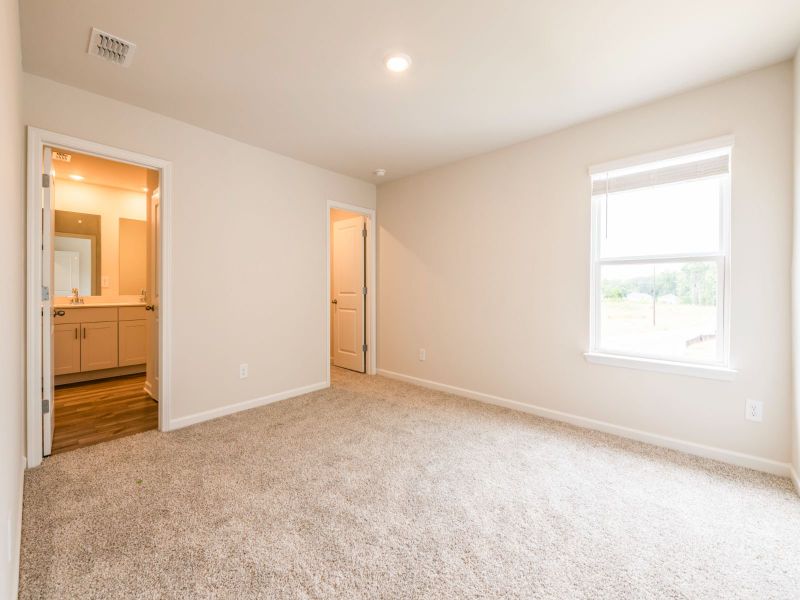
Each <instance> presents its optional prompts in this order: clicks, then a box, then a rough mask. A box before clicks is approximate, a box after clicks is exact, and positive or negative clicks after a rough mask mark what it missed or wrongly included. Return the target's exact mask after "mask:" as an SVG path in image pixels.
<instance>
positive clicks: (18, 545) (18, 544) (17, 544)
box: [9, 456, 28, 598]
mask: <svg viewBox="0 0 800 600" xmlns="http://www.w3.org/2000/svg"><path fill="white" fill-rule="evenodd" d="M27 462H28V461H27V460H26V458H25V457H24V456H23V457H22V463H21V465H20V469H19V479H18V482H19V494H18V495H19V499H18V500H17V523H16V529H15V530H14V531H13V534H14V536H16V537H15V539H14V540H12V541H10V542H9V543H10V544H13V547H14V550H15V554H14V560H13V561H12V562H13V565H12V569H13V575H12V578H13V580H12V583H11V593H12V595H11V597H12V598H16V597H17V596H18V595H19V561H20V556H21V554H22V501H23V496H24V495H25V469H26V467H27ZM11 533H12V532H10V531H9V534H11Z"/></svg>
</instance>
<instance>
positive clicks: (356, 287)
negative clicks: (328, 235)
mask: <svg viewBox="0 0 800 600" xmlns="http://www.w3.org/2000/svg"><path fill="white" fill-rule="evenodd" d="M365 226H366V224H365V220H364V217H354V218H351V219H342V220H341V221H336V222H335V223H334V224H333V273H332V277H333V298H332V299H331V302H333V304H334V310H333V364H334V365H335V366H337V367H344V368H345V369H351V370H353V371H359V372H361V373H364V372H365V366H366V341H365V339H364V330H365V327H364V315H365V312H364V308H365V299H366V278H365V273H366V271H365V269H364V267H365V260H364V248H365V243H366V242H365V238H364V231H365Z"/></svg>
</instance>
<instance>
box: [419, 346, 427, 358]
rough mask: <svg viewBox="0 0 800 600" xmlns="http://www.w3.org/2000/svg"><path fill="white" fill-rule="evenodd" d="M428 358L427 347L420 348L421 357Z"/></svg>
mask: <svg viewBox="0 0 800 600" xmlns="http://www.w3.org/2000/svg"><path fill="white" fill-rule="evenodd" d="M426 358H427V353H426V352H425V348H420V349H419V359H420V360H425V359H426Z"/></svg>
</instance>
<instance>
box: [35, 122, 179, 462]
mask: <svg viewBox="0 0 800 600" xmlns="http://www.w3.org/2000/svg"><path fill="white" fill-rule="evenodd" d="M45 146H55V147H58V148H64V149H67V150H73V151H75V152H81V153H83V154H90V155H92V156H98V157H100V158H106V159H109V160H114V161H117V162H124V163H130V164H134V165H139V166H142V167H147V168H149V169H155V170H157V171H159V175H160V181H159V190H160V193H161V240H160V242H161V244H160V248H159V249H160V251H161V281H160V288H161V297H160V300H161V304H160V307H159V310H160V311H161V319H160V326H161V330H160V331H159V334H160V335H159V343H160V348H159V361H158V363H159V391H158V398H159V402H158V428H159V430H160V431H169V429H170V423H171V417H170V408H171V406H172V214H173V194H172V163H171V162H169V161H167V160H164V159H161V158H156V157H153V156H147V155H144V154H139V153H137V152H131V151H128V150H123V149H120V148H115V147H113V146H106V145H103V144H98V143H96V142H91V141H88V140H84V139H81V138H76V137H72V136H69V135H64V134H61V133H55V132H53V131H47V130H44V129H39V128H36V127H28V152H27V219H28V220H27V267H26V269H27V273H26V276H27V284H26V285H27V287H26V290H27V301H26V312H27V314H26V353H27V354H26V357H27V368H26V369H27V374H26V383H27V399H26V431H27V466H28V468H33V467H38V466H39V465H40V464H41V463H42V454H43V448H42V385H41V383H42V381H41V380H42V364H41V362H42V361H41V354H42V351H41V350H42V332H41V328H42V321H41V304H40V301H39V298H40V295H41V287H40V286H41V281H42V277H41V275H42V252H41V248H42V210H41V207H42V203H41V190H42V187H41V186H42V178H41V172H42V153H43V151H44V147H45Z"/></svg>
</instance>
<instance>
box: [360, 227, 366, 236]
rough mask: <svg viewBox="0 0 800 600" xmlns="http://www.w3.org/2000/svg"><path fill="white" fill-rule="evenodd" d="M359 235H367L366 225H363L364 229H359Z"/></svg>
mask: <svg viewBox="0 0 800 600" xmlns="http://www.w3.org/2000/svg"><path fill="white" fill-rule="evenodd" d="M361 237H367V226H366V225H364V229H362V230H361Z"/></svg>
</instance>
